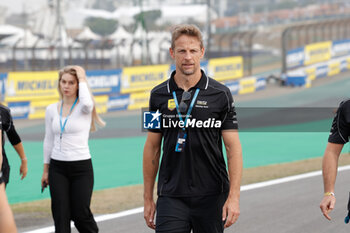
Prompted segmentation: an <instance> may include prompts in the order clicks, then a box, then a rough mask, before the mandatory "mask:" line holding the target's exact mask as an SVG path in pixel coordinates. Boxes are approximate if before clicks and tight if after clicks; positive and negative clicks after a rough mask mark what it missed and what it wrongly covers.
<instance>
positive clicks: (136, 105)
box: [0, 57, 266, 119]
mask: <svg viewBox="0 0 350 233" xmlns="http://www.w3.org/2000/svg"><path fill="white" fill-rule="evenodd" d="M201 68H202V69H203V70H204V71H205V72H206V73H208V75H209V76H210V77H213V78H214V79H216V80H217V81H220V82H223V83H224V84H225V85H227V86H228V87H229V88H230V90H231V93H232V94H233V95H237V94H246V93H252V92H255V91H258V90H262V89H264V88H265V86H266V80H265V78H261V77H247V78H242V77H243V59H242V57H228V58H216V59H210V60H209V61H202V62H201ZM174 69H175V66H174V65H156V66H142V67H126V68H124V69H115V70H89V71H87V72H86V74H87V80H88V82H89V84H90V87H91V90H92V93H93V95H94V97H95V102H96V108H97V111H98V112H99V113H106V112H113V111H120V110H132V109H140V108H142V107H147V106H148V103H149V96H150V90H151V89H152V88H153V87H154V86H155V85H157V84H159V83H161V82H163V81H165V80H166V79H168V77H169V74H170V73H171V71H172V70H174ZM57 75H58V71H45V72H43V71H41V72H9V73H6V74H0V92H1V98H2V99H1V101H2V102H3V103H4V104H5V105H7V106H8V107H9V108H10V109H11V112H12V115H13V118H14V119H39V118H44V117H45V110H46V107H47V106H48V105H49V104H51V103H54V102H57V101H58V100H59V94H58V89H57V86H58V77H57Z"/></svg>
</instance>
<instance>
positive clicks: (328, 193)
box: [324, 192, 335, 197]
mask: <svg viewBox="0 0 350 233" xmlns="http://www.w3.org/2000/svg"><path fill="white" fill-rule="evenodd" d="M324 196H333V197H334V196H335V195H334V193H333V192H325V193H324Z"/></svg>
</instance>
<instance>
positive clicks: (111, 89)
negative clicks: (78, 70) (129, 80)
mask: <svg viewBox="0 0 350 233" xmlns="http://www.w3.org/2000/svg"><path fill="white" fill-rule="evenodd" d="M121 74H122V69H117V70H92V71H86V75H87V80H88V82H89V84H90V87H91V90H92V93H93V94H94V95H113V94H118V93H119V92H120V80H121Z"/></svg>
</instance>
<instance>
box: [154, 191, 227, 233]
mask: <svg viewBox="0 0 350 233" xmlns="http://www.w3.org/2000/svg"><path fill="white" fill-rule="evenodd" d="M226 198H227V193H222V194H219V195H211V196H198V197H165V196H160V197H158V200H157V216H156V233H165V232H166V233H190V232H191V230H193V233H222V232H224V222H223V221H222V207H223V206H224V204H225V201H226Z"/></svg>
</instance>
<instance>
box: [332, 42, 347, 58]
mask: <svg viewBox="0 0 350 233" xmlns="http://www.w3.org/2000/svg"><path fill="white" fill-rule="evenodd" d="M348 54H350V40H338V41H333V43H332V57H339V56H344V55H348Z"/></svg>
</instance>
